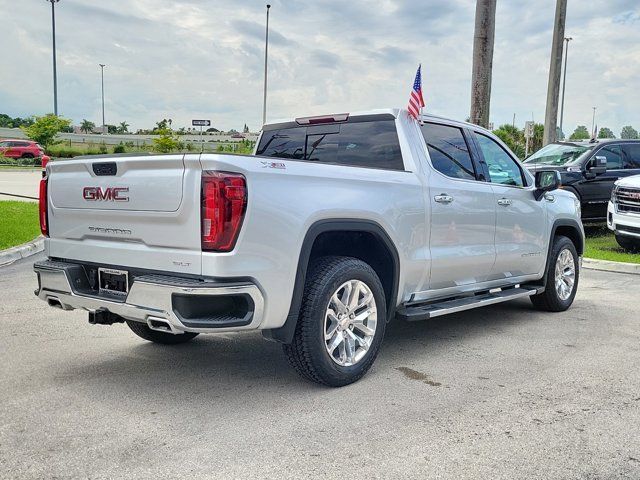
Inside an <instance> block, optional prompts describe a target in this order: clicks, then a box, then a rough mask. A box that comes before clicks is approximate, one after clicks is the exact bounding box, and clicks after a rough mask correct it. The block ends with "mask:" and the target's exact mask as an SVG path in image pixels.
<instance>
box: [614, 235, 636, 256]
mask: <svg viewBox="0 0 640 480" xmlns="http://www.w3.org/2000/svg"><path fill="white" fill-rule="evenodd" d="M616 242H618V245H620V247H622V248H623V249H624V250H626V251H628V252H632V253H637V252H640V239H635V238H631V237H626V236H624V235H617V234H616Z"/></svg>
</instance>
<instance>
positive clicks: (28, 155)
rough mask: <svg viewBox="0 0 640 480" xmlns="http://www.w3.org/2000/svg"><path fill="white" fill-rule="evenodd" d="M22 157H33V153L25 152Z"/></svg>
mask: <svg viewBox="0 0 640 480" xmlns="http://www.w3.org/2000/svg"><path fill="white" fill-rule="evenodd" d="M20 158H33V153H23V154H22V156H21V157H20Z"/></svg>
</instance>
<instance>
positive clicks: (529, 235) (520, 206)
mask: <svg viewBox="0 0 640 480" xmlns="http://www.w3.org/2000/svg"><path fill="white" fill-rule="evenodd" d="M474 135H475V140H476V142H477V145H478V147H479V150H480V153H481V154H482V156H483V157H484V162H485V164H486V167H487V169H488V175H489V179H490V181H491V187H492V188H493V192H494V199H493V201H494V203H495V205H496V209H497V210H496V236H495V245H496V262H495V265H494V266H493V269H492V270H491V274H490V279H491V280H500V279H503V278H505V279H506V278H511V277H518V276H522V275H531V274H535V273H538V272H540V271H541V270H542V268H543V267H544V261H545V258H546V252H545V251H544V248H545V245H546V242H545V238H546V236H547V235H548V232H547V229H546V226H547V219H546V215H547V211H546V205H545V202H546V201H547V200H545V199H542V200H540V201H538V200H536V199H535V198H534V196H533V191H534V189H535V186H533V185H527V183H526V182H527V179H526V178H525V176H524V173H523V170H522V167H521V166H520V165H519V164H518V162H517V161H516V160H515V159H514V158H513V157H512V156H511V155H510V154H509V153H508V152H507V151H506V150H505V149H504V148H502V146H501V145H500V144H499V143H498V142H496V141H495V140H493V139H492V138H490V137H489V136H486V135H483V134H481V133H475V134H474ZM549 198H551V197H549Z"/></svg>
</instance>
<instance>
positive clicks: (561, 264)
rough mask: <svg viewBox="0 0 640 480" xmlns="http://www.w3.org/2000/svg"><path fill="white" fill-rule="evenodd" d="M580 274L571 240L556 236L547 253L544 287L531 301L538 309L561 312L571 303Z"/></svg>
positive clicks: (575, 251) (576, 254) (576, 255)
mask: <svg viewBox="0 0 640 480" xmlns="http://www.w3.org/2000/svg"><path fill="white" fill-rule="evenodd" d="M579 276H580V270H579V264H578V252H577V250H576V247H575V245H574V244H573V242H572V241H571V240H569V239H568V238H567V237H564V236H561V235H560V236H557V237H555V238H554V240H553V247H552V248H551V254H550V255H549V266H548V268H547V278H546V288H545V290H544V292H542V293H540V294H538V295H534V296H532V297H531V303H533V306H534V307H536V308H537V309H539V310H546V311H549V312H563V311H565V310H566V309H568V308H569V307H570V306H571V304H572V303H573V299H574V298H575V296H576V291H577V289H578V279H579Z"/></svg>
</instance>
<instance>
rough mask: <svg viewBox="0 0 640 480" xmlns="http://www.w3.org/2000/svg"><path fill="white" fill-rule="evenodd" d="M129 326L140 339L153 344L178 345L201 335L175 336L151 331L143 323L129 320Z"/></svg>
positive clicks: (182, 334) (185, 334) (184, 334)
mask: <svg viewBox="0 0 640 480" xmlns="http://www.w3.org/2000/svg"><path fill="white" fill-rule="evenodd" d="M127 325H128V326H129V328H130V329H131V331H132V332H133V333H135V334H136V335H138V336H139V337H140V338H144V339H145V340H149V341H150V342H153V343H161V344H163V345H177V344H179V343H185V342H188V341H189V340H191V339H192V338H195V337H197V336H198V335H200V334H199V333H191V332H185V333H180V334H178V335H174V334H173V333H165V332H158V331H157V330H151V329H150V328H149V327H148V326H147V325H146V324H144V323H142V322H132V321H131V320H127Z"/></svg>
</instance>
